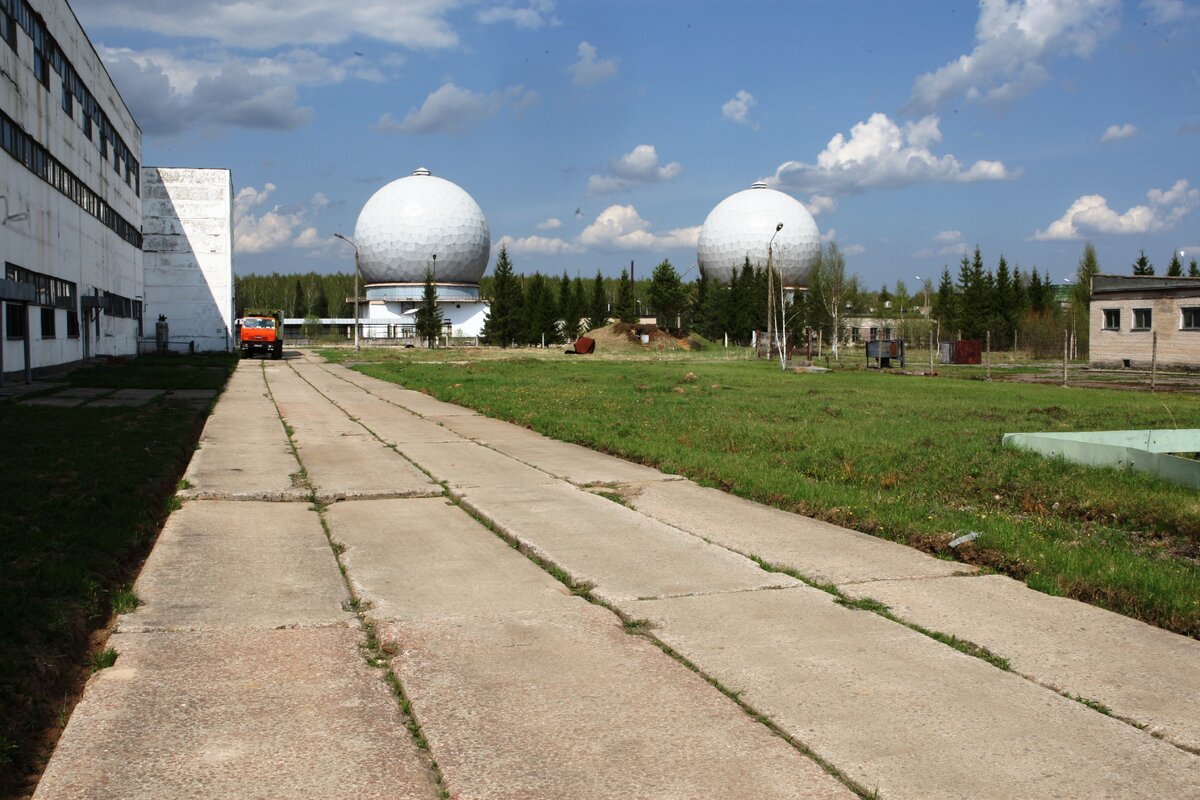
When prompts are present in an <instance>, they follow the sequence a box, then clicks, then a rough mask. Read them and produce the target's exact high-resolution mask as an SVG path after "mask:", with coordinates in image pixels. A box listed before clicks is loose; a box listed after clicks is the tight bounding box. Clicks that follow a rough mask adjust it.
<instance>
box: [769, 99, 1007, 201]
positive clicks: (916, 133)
mask: <svg viewBox="0 0 1200 800" xmlns="http://www.w3.org/2000/svg"><path fill="white" fill-rule="evenodd" d="M941 138H942V135H941V130H940V129H939V120H938V118H937V117H936V116H933V115H930V116H927V117H924V118H922V119H919V120H916V121H915V122H906V123H905V124H904V125H903V126H901V125H900V124H898V123H897V122H895V121H893V120H892V119H891V118H890V117H888V116H887V115H886V114H882V113H878V112H877V113H875V114H872V115H871V117H870V119H868V120H867V121H865V122H859V123H858V124H857V125H855V126H854V127H853V128H851V129H850V136H849V137H846V136H845V135H844V134H841V133H838V134H837V135H836V136H834V137H833V138H832V139H830V140H829V144H828V145H826V146H825V149H824V150H822V151H821V152H820V153H819V154H818V155H817V160H816V163H813V164H808V163H804V162H801V161H787V162H785V163H783V164H781V165H780V166H779V167H778V168H777V169H776V170H775V176H774V177H773V178H771V179H769V180H768V183H769V184H771V185H772V186H774V187H775V188H779V189H784V190H787V191H793V192H805V193H807V192H817V193H820V194H826V195H837V194H855V193H857V192H861V191H864V190H866V189H880V188H898V187H901V186H911V185H914V184H921V183H972V182H975V181H998V180H1007V179H1009V178H1012V177H1014V176H1015V174H1014V172H1013V171H1012V170H1009V169H1008V168H1007V167H1006V166H1005V165H1004V164H1003V163H1002V162H1000V161H976V162H975V163H974V164H972V165H971V166H969V167H964V166H963V165H962V163H960V162H959V160H958V159H957V158H955V157H954V156H952V155H943V156H937V155H934V153H933V152H932V151H931V150H930V149H929V148H930V146H931V145H934V144H937V143H938V142H940V141H941Z"/></svg>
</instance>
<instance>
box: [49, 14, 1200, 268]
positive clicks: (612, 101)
mask: <svg viewBox="0 0 1200 800" xmlns="http://www.w3.org/2000/svg"><path fill="white" fill-rule="evenodd" d="M72 5H73V7H74V8H75V10H76V13H77V14H78V16H79V17H80V20H81V21H82V22H83V24H84V27H85V29H86V30H87V31H88V32H89V34H90V36H91V38H92V41H93V43H94V44H95V45H96V48H97V50H98V51H99V52H100V53H101V55H102V57H103V58H104V60H105V63H106V65H107V66H108V69H109V71H110V73H111V74H112V76H113V79H114V80H115V81H116V83H117V86H118V88H119V89H120V91H121V93H122V96H123V97H124V98H125V100H126V102H127V103H128V105H129V106H130V107H131V109H132V110H133V112H134V115H135V116H136V118H137V119H138V120H139V122H140V124H141V126H142V129H143V133H144V139H143V149H142V155H143V159H142V160H143V163H145V164H147V165H154V166H189V167H228V168H230V169H232V171H233V179H234V186H235V190H236V191H237V193H238V199H237V203H236V213H235V218H236V239H237V254H236V262H235V263H236V270H237V272H238V273H239V274H247V273H250V272H260V273H261V272H270V271H273V270H278V271H281V272H291V271H309V270H315V271H318V272H329V271H335V270H343V271H348V270H350V269H352V268H353V266H352V265H353V253H352V251H351V249H350V248H349V247H348V246H347V245H345V244H343V243H341V242H340V241H338V240H336V239H333V238H332V234H333V233H334V232H339V231H340V232H343V233H346V234H350V235H352V233H353V230H354V223H355V220H356V218H357V216H358V212H359V210H360V209H361V208H362V206H363V204H364V203H365V202H366V201H367V199H368V198H369V197H370V196H371V195H372V194H373V193H374V192H375V191H376V190H377V189H379V188H380V187H381V186H382V185H383V184H384V183H386V182H388V181H390V180H393V179H396V178H399V177H403V176H405V175H408V174H409V173H411V172H412V170H413V169H415V168H416V167H418V166H425V167H428V168H429V169H430V170H431V171H432V172H433V173H434V174H435V175H439V176H441V177H444V178H447V179H449V180H452V181H454V182H455V183H457V184H459V185H460V186H462V187H463V188H464V189H466V190H467V191H468V192H470V193H471V194H472V195H473V196H474V197H475V199H476V201H477V202H478V203H479V204H480V206H481V207H482V208H483V211H484V213H485V214H486V215H487V218H488V222H489V226H490V228H491V233H492V243H493V247H492V252H493V261H494V257H495V254H496V252H497V250H498V249H499V248H498V245H499V244H500V243H501V242H503V243H505V244H507V246H508V248H509V252H510V254H511V256H512V258H513V261H514V263H515V265H516V268H517V270H518V271H519V272H533V271H534V270H540V271H542V272H546V273H551V274H561V273H562V272H563V271H564V270H565V271H567V272H569V273H570V274H571V275H575V274H576V273H577V272H578V273H580V274H583V275H585V276H590V275H594V274H595V272H596V271H597V270H600V271H602V272H604V273H605V274H609V275H615V274H616V273H617V272H619V271H620V269H621V268H622V267H625V266H627V265H628V264H629V262H630V261H631V260H634V261H636V262H637V264H638V272H639V273H640V274H642V275H648V274H649V271H650V269H651V268H652V267H653V265H654V264H656V263H658V262H659V261H661V260H662V259H663V258H670V259H671V261H672V263H674V264H675V265H676V266H677V268H678V269H679V270H680V272H683V271H684V270H685V269H687V268H688V267H690V266H691V265H692V264H693V263H694V262H695V238H696V235H697V233H698V231H699V226H700V225H701V224H702V223H703V221H704V218H705V217H706V216H707V214H708V212H709V211H710V210H711V209H712V208H713V206H715V205H716V204H717V203H718V202H720V201H721V200H722V199H724V198H725V197H726V196H728V195H729V194H731V193H733V192H736V191H739V190H741V189H744V188H747V187H748V186H749V185H750V184H751V183H752V182H753V181H755V180H759V179H765V180H767V181H769V182H770V184H771V185H772V186H774V187H775V188H778V189H780V190H782V191H786V192H788V193H790V194H792V195H793V196H795V197H796V198H797V199H798V200H800V201H801V202H803V203H805V204H806V205H807V206H808V207H809V209H810V210H811V211H812V212H813V213H814V215H815V218H816V221H817V224H818V226H819V227H820V229H821V231H822V234H823V235H825V236H829V237H832V238H835V239H836V241H837V242H838V243H839V245H840V246H841V247H842V249H843V251H844V252H845V253H846V254H847V257H848V258H847V263H848V267H849V269H850V270H851V271H853V272H855V273H857V274H858V275H859V276H860V277H861V278H862V279H863V281H864V283H865V284H866V285H867V286H868V287H869V288H878V287H879V286H880V285H882V284H884V283H887V284H888V285H889V286H890V285H892V284H894V283H895V281H896V280H897V279H900V280H904V281H905V282H906V283H907V285H908V288H909V290H910V291H912V290H913V289H914V288H916V285H917V281H916V277H915V276H917V275H920V276H923V277H929V276H934V277H936V276H937V275H938V274H940V272H941V269H942V267H943V265H949V266H950V268H951V271H952V272H954V271H955V270H956V265H957V262H958V259H959V258H960V256H961V254H962V253H963V252H964V251H965V250H966V249H968V248H973V247H974V246H975V245H976V244H978V245H979V246H980V247H981V248H982V250H983V253H984V258H985V261H986V262H987V264H988V265H989V266H994V264H995V262H996V259H997V258H998V257H999V256H1000V255H1001V254H1004V255H1005V257H1006V258H1007V259H1008V261H1009V262H1010V264H1011V263H1016V264H1017V265H1019V266H1021V267H1022V268H1024V269H1026V270H1028V269H1031V268H1033V267H1037V268H1038V269H1040V270H1042V271H1043V272H1045V271H1048V272H1050V274H1051V275H1052V276H1053V277H1054V278H1055V279H1056V280H1061V279H1062V278H1063V277H1066V276H1069V275H1070V274H1071V273H1073V271H1074V268H1075V264H1076V262H1077V261H1078V259H1079V255H1080V253H1081V252H1082V249H1083V243H1084V241H1086V240H1091V241H1093V242H1094V243H1095V244H1096V247H1097V251H1098V253H1099V257H1100V263H1101V267H1102V268H1103V269H1104V270H1106V271H1112V272H1128V271H1129V268H1130V264H1131V263H1132V262H1133V260H1134V259H1135V258H1136V257H1137V255H1138V251H1139V250H1140V249H1142V248H1144V249H1145V250H1146V253H1147V255H1149V257H1150V259H1151V261H1152V262H1153V263H1154V264H1155V266H1156V267H1157V268H1158V270H1159V272H1160V274H1161V273H1162V272H1164V271H1165V268H1166V263H1167V261H1168V260H1169V258H1170V255H1171V252H1172V250H1184V251H1188V255H1187V259H1188V260H1190V258H1191V257H1192V255H1193V254H1194V255H1196V256H1200V230H1198V228H1197V218H1198V215H1197V213H1196V208H1197V207H1198V206H1200V174H1198V172H1200V170H1198V169H1197V167H1198V166H1200V157H1198V156H1197V153H1198V152H1200V57H1198V56H1200V47H1198V45H1200V5H1198V4H1197V3H1194V2H1184V1H1183V0H1146V1H1145V2H1139V1H1137V0H1133V1H1132V2H1124V3H1122V2H1119V1H1118V0H1025V2H1019V1H1014V2H1005V0H982V2H979V3H977V4H976V3H969V2H961V3H955V2H944V1H939V2H926V1H925V0H907V1H906V2H903V3H901V2H885V1H884V0H876V1H874V2H867V1H866V0H846V1H845V2H837V3H832V2H826V3H816V2H799V1H798V0H794V1H793V2H778V3H773V2H753V0H751V1H749V2H741V3H718V2H682V1H681V0H680V1H673V2H667V1H665V0H663V1H660V2H654V1H652V0H643V2H634V0H591V2H565V1H564V0H558V1H557V2H556V0H512V1H511V2H510V0H500V1H499V2H493V1H492V0H478V2H470V0H393V1H391V2H389V1H388V0H358V2H355V3H353V4H346V3H344V2H340V1H339V0H258V1H257V2H253V3H244V2H233V0H193V1H192V2H189V3H187V4H181V3H178V2H177V0H74V2H73V3H72Z"/></svg>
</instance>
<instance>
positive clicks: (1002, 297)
mask: <svg viewBox="0 0 1200 800" xmlns="http://www.w3.org/2000/svg"><path fill="white" fill-rule="evenodd" d="M995 297H996V303H995V311H994V314H993V319H994V320H995V321H994V322H993V324H992V339H993V342H992V344H993V345H995V347H997V348H1002V347H1003V348H1007V347H1010V346H1011V345H1012V335H1013V331H1015V330H1016V329H1017V319H1018V318H1017V311H1018V309H1017V302H1016V293H1015V292H1014V291H1013V280H1012V275H1010V274H1009V271H1008V262H1007V261H1005V260H1004V256H1003V255H1001V256H1000V262H999V263H998V264H997V265H996V293H995Z"/></svg>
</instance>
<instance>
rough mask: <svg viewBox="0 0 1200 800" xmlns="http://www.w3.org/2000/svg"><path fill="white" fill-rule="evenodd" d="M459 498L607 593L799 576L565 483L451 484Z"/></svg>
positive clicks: (635, 594) (620, 595)
mask: <svg viewBox="0 0 1200 800" xmlns="http://www.w3.org/2000/svg"><path fill="white" fill-rule="evenodd" d="M453 493H454V494H456V495H457V496H458V497H460V499H461V501H462V503H463V505H464V506H466V507H467V508H468V509H470V510H471V511H473V512H474V513H476V514H478V515H479V516H480V517H482V518H483V519H486V520H488V521H489V522H491V523H492V524H493V525H495V526H496V527H497V528H498V529H500V530H501V531H503V532H504V533H505V534H506V535H507V536H509V537H511V538H512V539H514V540H516V541H518V542H520V543H521V544H522V545H523V546H525V547H526V548H528V549H529V550H530V552H532V553H534V554H536V555H538V556H539V557H541V558H542V559H544V560H546V561H548V562H549V563H551V564H554V565H556V566H557V567H559V568H560V569H562V570H563V571H564V572H566V573H567V574H568V575H570V576H571V577H572V578H573V579H574V580H575V581H576V582H579V583H590V584H593V585H594V586H595V588H594V590H593V591H594V592H595V594H596V595H597V596H599V597H601V598H604V599H605V600H608V601H610V602H611V601H617V600H631V599H634V598H639V597H665V596H672V595H686V594H700V593H710V592H738V591H745V590H747V589H762V588H768V587H777V586H794V585H797V584H798V581H796V580H794V579H792V578H789V577H787V576H786V575H781V574H778V573H769V572H765V571H763V570H761V569H759V567H758V566H757V565H756V564H754V563H753V562H751V561H749V560H748V559H746V558H743V557H742V556H740V555H738V554H736V553H732V552H730V551H729V550H726V549H725V548H723V547H717V546H716V545H711V544H708V543H707V542H704V541H703V540H701V539H699V538H697V537H695V536H691V535H689V534H686V533H684V532H682V531H680V530H677V529H675V528H671V527H669V526H667V525H664V524H663V523H661V522H658V521H657V520H653V519H649V518H648V517H646V516H644V515H642V514H639V513H637V512H636V511H632V510H630V509H628V508H626V507H625V506H622V505H620V504H619V503H615V502H613V501H612V500H608V499H606V498H603V497H598V496H597V495H594V494H592V493H590V492H588V491H585V490H583V489H579V488H577V487H575V486H571V485H570V484H564V483H543V484H540V485H526V486H516V485H514V486H501V487H497V486H487V487H483V488H477V489H464V490H461V491H455V492H453Z"/></svg>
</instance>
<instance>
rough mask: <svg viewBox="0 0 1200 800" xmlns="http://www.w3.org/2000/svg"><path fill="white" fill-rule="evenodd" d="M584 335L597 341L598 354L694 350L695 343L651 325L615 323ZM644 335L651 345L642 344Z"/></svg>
mask: <svg viewBox="0 0 1200 800" xmlns="http://www.w3.org/2000/svg"><path fill="white" fill-rule="evenodd" d="M584 335H585V336H588V337H590V338H592V339H595V340H596V352H597V353H655V352H662V351H665V350H691V349H693V347H692V344H693V343H692V342H691V341H689V340H688V339H677V338H675V337H674V336H672V335H671V334H669V333H667V332H666V331H663V330H660V329H659V328H658V327H657V326H656V325H650V324H644V325H634V324H630V323H628V322H614V323H613V324H611V325H605V326H604V327H603V328H596V329H594V330H590V331H588V332H587V333H586V334H584ZM643 335H645V336H648V337H649V343H647V344H643V343H642V336H643Z"/></svg>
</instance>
